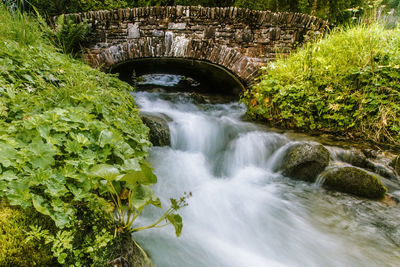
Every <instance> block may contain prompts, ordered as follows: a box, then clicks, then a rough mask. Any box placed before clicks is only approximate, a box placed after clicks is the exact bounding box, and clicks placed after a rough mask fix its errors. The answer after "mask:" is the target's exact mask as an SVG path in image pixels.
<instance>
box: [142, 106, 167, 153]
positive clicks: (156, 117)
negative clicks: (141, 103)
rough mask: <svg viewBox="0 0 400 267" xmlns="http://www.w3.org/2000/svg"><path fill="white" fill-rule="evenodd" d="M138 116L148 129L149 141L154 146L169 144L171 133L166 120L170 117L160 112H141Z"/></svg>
mask: <svg viewBox="0 0 400 267" xmlns="http://www.w3.org/2000/svg"><path fill="white" fill-rule="evenodd" d="M140 118H141V119H142V121H143V123H144V124H145V125H146V126H147V127H149V129H150V142H151V143H153V145H154V146H169V145H171V133H170V131H169V126H168V121H171V119H170V118H169V117H168V116H166V115H164V114H161V113H149V112H141V113H140Z"/></svg>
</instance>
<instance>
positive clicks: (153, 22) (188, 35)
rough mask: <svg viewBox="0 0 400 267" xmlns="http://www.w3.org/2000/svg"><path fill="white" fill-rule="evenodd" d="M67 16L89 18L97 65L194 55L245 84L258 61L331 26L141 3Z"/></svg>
mask: <svg viewBox="0 0 400 267" xmlns="http://www.w3.org/2000/svg"><path fill="white" fill-rule="evenodd" d="M68 17H70V18H73V19H74V20H75V21H77V22H80V21H82V20H84V19H87V20H88V21H89V23H91V25H92V33H91V36H90V41H89V42H88V44H87V46H86V54H85V55H84V59H85V60H86V61H87V62H89V64H91V65H92V66H93V67H101V68H103V69H109V68H111V67H112V66H114V65H116V64H119V63H123V62H126V61H129V60H131V59H135V58H147V57H180V58H194V59H200V60H206V61H209V62H212V63H214V64H218V65H221V66H223V67H225V68H226V69H228V70H229V71H231V72H232V73H234V74H235V75H236V76H237V77H239V78H240V80H241V81H242V82H243V83H244V84H245V85H247V86H248V85H251V84H252V83H253V82H254V79H255V78H256V77H257V76H259V74H260V66H262V65H264V64H265V63H267V62H268V61H271V60H273V59H275V57H276V55H277V54H287V53H289V52H290V51H291V50H293V49H294V48H295V47H296V46H297V45H298V44H301V43H302V42H304V41H305V40H306V39H307V36H309V33H310V32H311V31H312V32H314V33H317V34H320V33H323V32H324V30H325V29H326V27H327V22H326V21H323V20H321V19H319V18H317V17H313V16H308V15H304V14H299V13H287V12H283V13H273V12H270V11H252V10H249V9H240V8H207V7H183V6H177V7H143V8H133V9H120V10H115V11H92V12H88V13H79V14H68V15H66V18H68Z"/></svg>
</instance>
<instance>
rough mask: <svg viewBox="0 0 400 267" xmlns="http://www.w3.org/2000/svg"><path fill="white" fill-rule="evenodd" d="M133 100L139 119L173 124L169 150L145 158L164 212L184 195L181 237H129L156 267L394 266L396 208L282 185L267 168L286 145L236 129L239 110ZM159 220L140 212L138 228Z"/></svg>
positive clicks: (150, 96)
mask: <svg viewBox="0 0 400 267" xmlns="http://www.w3.org/2000/svg"><path fill="white" fill-rule="evenodd" d="M153 78H154V79H155V80H157V81H155V82H154V83H155V84H157V85H160V83H162V81H165V82H166V83H168V86H171V82H173V81H176V80H179V78H171V77H170V76H168V77H162V76H159V77H158V78H157V77H156V76H154V77H153ZM148 79H149V78H148ZM148 79H147V80H146V82H147V83H148ZM134 98H135V100H136V102H137V103H138V105H139V107H140V108H141V110H142V111H145V112H160V113H163V114H166V115H167V116H169V117H170V118H171V119H172V121H171V122H170V123H169V127H170V130H171V138H172V145H171V147H154V148H152V150H151V153H150V161H151V163H152V166H153V168H154V169H155V173H156V175H157V176H158V183H157V185H156V186H155V191H156V194H157V195H158V196H159V197H160V199H161V201H162V203H163V206H164V208H166V207H168V205H169V198H171V197H173V198H179V197H180V196H182V195H183V194H184V192H192V194H193V196H192V197H191V198H189V199H188V206H187V207H184V208H183V209H181V210H180V214H181V215H182V218H183V224H184V226H183V231H182V236H181V237H179V238H177V237H176V236H175V232H174V230H173V228H172V227H171V226H169V227H165V228H161V229H151V230H146V231H142V232H139V233H135V239H137V240H138V242H139V243H140V244H141V246H142V247H143V248H145V249H146V250H147V251H148V252H149V254H150V256H151V258H152V259H153V261H154V263H155V266H157V267H200V266H204V267H214V266H215V267H266V266H307V267H311V266H316V267H327V266H368V267H372V266H379V267H381V266H399V264H400V209H399V207H388V206H386V205H384V204H381V203H379V202H376V201H369V200H366V199H361V198H357V197H353V196H350V195H346V194H341V193H337V192H331V191H327V190H325V189H323V188H321V187H320V186H319V185H318V184H317V183H316V184H310V183H306V182H301V181H295V180H292V179H290V178H288V177H284V176H282V175H281V174H280V173H279V172H277V171H276V167H277V166H278V165H279V163H280V161H281V160H282V155H283V152H284V151H285V149H287V148H288V147H289V146H290V145H292V144H293V143H294V142H295V140H290V139H289V138H288V137H287V136H286V135H285V134H278V133H275V132H272V131H271V132H268V131H265V129H261V128H259V127H258V126H257V125H255V124H252V123H248V122H244V121H242V120H241V118H242V116H243V115H244V113H245V108H244V106H242V105H240V104H238V103H228V104H214V105H211V104H195V103H194V102H193V100H192V99H191V98H190V97H189V94H188V93H178V92H161V93H160V92H158V93H150V92H136V93H134ZM161 213H162V211H161V210H159V209H157V208H149V209H147V210H146V212H145V213H144V216H142V218H141V219H140V220H139V221H138V223H139V224H142V225H146V224H149V223H150V222H153V221H155V220H156V218H157V217H158V216H159V215H160V214H161Z"/></svg>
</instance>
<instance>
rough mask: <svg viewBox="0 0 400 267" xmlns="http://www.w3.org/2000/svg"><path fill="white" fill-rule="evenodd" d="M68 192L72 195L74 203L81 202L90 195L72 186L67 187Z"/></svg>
mask: <svg viewBox="0 0 400 267" xmlns="http://www.w3.org/2000/svg"><path fill="white" fill-rule="evenodd" d="M68 188H69V191H71V193H72V194H73V195H74V199H75V200H76V201H82V200H83V199H85V198H88V197H89V196H90V194H89V193H88V192H86V191H85V190H84V189H82V188H80V187H76V186H75V185H73V184H70V185H68Z"/></svg>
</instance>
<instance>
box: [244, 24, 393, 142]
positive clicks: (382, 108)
mask: <svg viewBox="0 0 400 267" xmlns="http://www.w3.org/2000/svg"><path fill="white" fill-rule="evenodd" d="M242 99H243V101H244V102H245V103H246V105H247V107H248V114H249V115H250V117H252V118H254V119H259V120H264V121H267V122H269V123H270V124H271V125H276V126H279V127H283V128H291V129H299V130H303V131H314V130H318V131H324V132H329V133H333V134H335V135H339V136H345V137H348V138H350V139H357V138H358V139H362V140H368V141H372V142H376V143H390V144H395V145H399V144H400V105H399V103H400V29H399V28H395V29H385V28H384V27H383V26H381V25H378V24H370V25H358V26H353V27H347V28H346V27H345V28H338V29H335V30H333V31H332V32H331V33H330V34H329V35H327V36H326V37H324V38H322V39H319V40H316V41H315V42H310V43H308V44H306V45H304V47H302V48H301V49H299V50H298V51H297V52H294V53H292V54H291V55H289V56H288V57H287V58H281V59H279V60H277V61H276V62H273V63H270V64H269V65H268V66H267V67H266V68H265V69H264V74H263V75H262V77H261V79H260V81H259V83H258V84H257V85H256V86H255V87H254V88H252V89H251V90H248V91H247V92H246V93H245V94H244V96H243V98H242Z"/></svg>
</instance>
